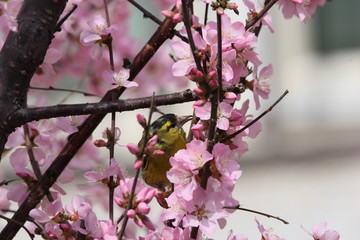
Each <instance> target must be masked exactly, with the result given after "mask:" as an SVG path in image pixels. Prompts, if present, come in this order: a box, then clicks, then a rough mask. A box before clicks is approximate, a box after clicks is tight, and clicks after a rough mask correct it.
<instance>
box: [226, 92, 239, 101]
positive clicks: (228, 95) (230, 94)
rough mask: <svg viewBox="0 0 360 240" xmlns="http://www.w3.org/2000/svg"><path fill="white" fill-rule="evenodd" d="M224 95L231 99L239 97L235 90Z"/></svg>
mask: <svg viewBox="0 0 360 240" xmlns="http://www.w3.org/2000/svg"><path fill="white" fill-rule="evenodd" d="M224 97H225V98H226V99H229V100H236V98H237V96H236V94H235V93H233V92H226V93H225V94H224Z"/></svg>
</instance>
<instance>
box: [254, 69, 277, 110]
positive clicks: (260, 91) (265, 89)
mask: <svg viewBox="0 0 360 240" xmlns="http://www.w3.org/2000/svg"><path fill="white" fill-rule="evenodd" d="M272 73H273V69H272V65H271V64H269V65H267V66H266V67H264V68H262V69H261V71H260V73H259V76H257V68H254V82H253V94H254V102H255V105H256V110H258V109H259V108H260V102H259V96H260V97H262V98H263V99H268V98H269V95H270V85H269V83H268V82H267V81H268V80H269V78H270V77H271V76H272Z"/></svg>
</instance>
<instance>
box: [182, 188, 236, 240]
mask: <svg viewBox="0 0 360 240" xmlns="http://www.w3.org/2000/svg"><path fill="white" fill-rule="evenodd" d="M193 195H194V197H193V199H192V200H191V201H189V202H185V203H184V207H185V209H186V211H187V212H188V214H186V215H185V216H184V218H183V226H184V227H199V229H200V230H201V231H202V232H204V233H205V234H207V235H213V234H215V232H216V229H217V228H218V221H219V220H221V219H224V218H227V217H228V216H229V213H228V212H227V211H226V210H225V209H224V208H223V207H224V205H223V199H224V196H223V194H222V193H221V192H218V193H208V192H205V190H204V189H202V188H198V189H197V190H196V191H195V192H194V194H193Z"/></svg>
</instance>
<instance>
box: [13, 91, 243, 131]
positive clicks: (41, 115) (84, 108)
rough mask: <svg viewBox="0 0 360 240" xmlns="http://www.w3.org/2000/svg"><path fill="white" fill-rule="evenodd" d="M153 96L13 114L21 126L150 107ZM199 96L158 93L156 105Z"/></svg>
mask: <svg viewBox="0 0 360 240" xmlns="http://www.w3.org/2000/svg"><path fill="white" fill-rule="evenodd" d="M225 91H227V92H229V91H230V92H234V93H238V94H240V93H243V92H244V88H243V87H242V86H241V85H239V86H229V87H226V88H225V89H224V92H225ZM151 98H152V97H143V98H133V99H126V100H117V101H113V102H110V101H109V102H98V103H84V104H68V105H66V104H64V105H55V106H48V107H37V108H24V109H20V110H18V111H16V112H14V113H13V114H12V118H14V119H19V120H18V122H17V124H18V126H21V125H23V124H25V123H27V122H32V121H37V120H41V119H49V118H56V117H66V116H75V115H86V114H94V113H104V114H105V113H110V112H114V111H115V112H127V111H132V110H136V109H141V108H148V107H150V103H151ZM198 99H199V98H198V96H197V95H196V94H195V93H193V92H192V91H191V90H190V89H187V90H185V91H182V92H175V93H170V94H164V95H158V96H155V97H154V103H155V105H156V106H163V105H173V104H178V103H185V102H191V101H195V100H198Z"/></svg>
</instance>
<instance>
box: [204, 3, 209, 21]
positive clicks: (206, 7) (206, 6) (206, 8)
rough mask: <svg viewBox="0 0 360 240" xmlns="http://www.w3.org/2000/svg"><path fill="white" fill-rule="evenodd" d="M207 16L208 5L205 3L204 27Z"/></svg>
mask: <svg viewBox="0 0 360 240" xmlns="http://www.w3.org/2000/svg"><path fill="white" fill-rule="evenodd" d="M208 15H209V3H207V4H206V5H205V16H204V25H206V24H207V21H208Z"/></svg>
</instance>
